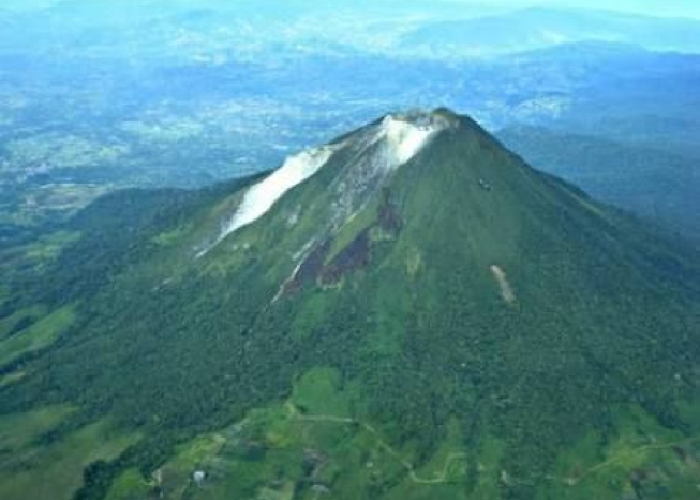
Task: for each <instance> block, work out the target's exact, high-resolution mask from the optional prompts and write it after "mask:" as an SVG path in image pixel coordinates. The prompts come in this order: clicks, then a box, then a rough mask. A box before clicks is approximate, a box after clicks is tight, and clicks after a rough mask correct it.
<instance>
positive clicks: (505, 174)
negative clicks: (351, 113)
mask: <svg viewBox="0 0 700 500" xmlns="http://www.w3.org/2000/svg"><path fill="white" fill-rule="evenodd" d="M115 199H116V200H118V199H119V197H118V196H117V197H116V198H115ZM134 208H136V207H134ZM91 210H93V212H92V214H91V213H90V211H88V212H87V213H86V214H85V215H84V216H83V218H82V220H83V223H84V224H85V226H83V236H82V238H81V239H80V240H79V241H78V242H77V243H76V244H74V246H72V247H68V248H67V249H66V250H64V252H63V253H62V255H61V256H60V257H59V258H58V260H57V262H56V264H55V265H54V267H53V270H51V271H48V272H47V273H46V274H43V275H41V276H40V281H39V282H38V283H36V284H35V285H32V282H31V280H29V281H24V282H22V283H21V286H22V287H23V288H25V289H32V288H34V289H35V290H36V291H34V292H33V293H27V294H26V295H25V296H24V297H19V298H18V299H16V300H15V301H14V302H13V303H12V304H11V305H5V309H6V310H7V311H6V312H7V313H14V314H15V315H17V314H18V313H17V312H16V311H20V317H21V316H22V314H24V316H26V317H28V318H29V319H28V320H27V321H28V322H29V323H30V324H31V323H32V321H33V319H32V317H31V316H30V315H29V313H28V312H27V311H29V309H27V308H28V307H30V306H32V305H33V306H35V307H36V303H37V301H39V302H40V303H41V304H42V305H43V306H44V307H45V309H46V310H48V311H52V310H55V309H58V308H59V307H71V310H72V311H75V313H74V319H73V320H72V321H71V323H70V324H69V325H68V326H67V327H66V328H64V329H63V330H62V331H61V332H58V333H56V334H55V335H53V336H52V339H54V340H53V343H51V344H49V345H47V346H44V347H42V348H41V349H38V350H32V351H27V352H25V353H20V355H19V357H15V358H14V361H13V362H11V363H8V364H6V365H5V366H4V367H3V368H2V373H3V374H4V375H5V378H4V379H3V385H4V387H3V388H1V389H0V408H2V409H3V412H5V413H10V412H14V413H17V412H27V411H29V410H31V409H33V408H39V407H43V406H45V405H50V404H52V405H57V404H63V405H65V404H70V405H72V406H73V407H74V408H76V410H75V411H74V412H73V413H72V414H71V415H70V417H67V418H66V419H65V420H64V421H63V423H62V424H60V425H58V426H56V427H55V428H53V429H52V430H51V431H50V433H49V435H50V439H51V440H53V441H59V442H61V440H62V439H67V438H66V437H65V436H69V435H70V433H71V432H73V431H74V430H75V429H77V428H82V427H83V426H85V425H87V424H88V423H91V422H95V421H97V420H100V419H104V418H110V419H111V421H113V422H115V424H117V425H119V426H120V428H122V429H128V430H131V431H138V432H139V433H140V435H141V436H142V438H141V440H140V441H139V442H138V443H137V444H135V445H132V446H131V447H129V448H128V449H127V450H126V451H125V452H124V453H123V454H122V455H121V457H120V458H119V459H117V460H115V461H113V462H111V463H109V464H107V463H99V464H96V465H95V466H94V467H91V468H90V470H89V471H88V473H87V474H86V486H85V488H84V489H83V490H82V491H81V492H80V494H79V495H80V496H79V498H102V497H104V496H105V495H106V494H109V495H116V494H117V493H115V492H116V491H122V490H123V489H124V488H125V486H124V484H127V485H129V484H130V485H132V486H133V483H134V480H133V475H135V476H136V478H137V481H136V482H137V483H138V484H139V486H138V488H141V489H143V488H145V489H146V490H151V493H152V494H161V493H162V494H163V495H165V497H166V498H192V497H194V498H266V497H270V496H271V495H273V493H271V492H274V495H277V497H279V498H318V497H319V495H323V494H324V493H330V494H332V495H333V497H337V498H387V499H389V498H474V497H476V498H493V499H500V498H511V499H512V498H518V499H533V498H562V497H563V495H568V496H567V498H582V499H583V498H590V495H591V494H593V492H595V494H596V495H598V496H597V497H598V498H619V497H620V495H622V494H625V493H626V491H627V490H629V489H630V488H631V489H632V491H636V490H637V489H639V488H646V487H647V486H648V485H649V484H651V486H653V485H654V484H656V482H660V483H663V484H665V485H666V487H668V488H671V489H672V491H674V492H679V491H685V492H686V493H683V494H682V495H679V496H676V497H674V498H692V497H691V496H689V495H690V494H689V493H687V491H691V490H689V489H687V488H688V484H691V483H692V481H693V480H694V481H696V482H697V478H698V475H697V474H698V473H697V469H696V468H694V467H695V465H694V464H695V462H693V460H695V459H694V458H692V457H695V456H696V455H695V454H696V453H697V447H694V445H695V443H696V441H695V438H696V437H697V436H698V434H700V419H698V417H697V415H698V413H697V411H698V407H697V401H698V399H697V396H698V394H697V383H698V373H699V372H698V366H697V359H698V355H699V354H700V339H699V338H698V333H699V332H698V324H699V323H698V320H699V319H700V317H699V316H698V313H699V312H700V280H699V277H700V271H699V267H698V256H697V255H696V254H694V253H693V252H692V251H690V250H684V249H683V248H682V247H681V246H677V247H672V246H671V245H670V244H668V243H667V242H665V241H664V240H662V239H660V238H658V237H657V236H655V235H654V234H653V233H652V232H650V231H649V230H647V229H645V228H644V227H643V226H641V225H639V224H638V223H637V222H636V221H634V220H632V219H629V218H628V217H626V216H625V215H622V214H620V213H617V212H615V211H613V210H611V209H609V208H606V207H604V206H602V205H599V204H598V203H596V202H595V201H594V200H592V199H590V198H589V197H587V196H586V195H585V194H584V193H582V192H580V191H578V190H577V189H575V188H573V187H571V186H569V185H567V184H565V183H564V182H562V181H560V180H558V179H556V178H554V177H550V176H548V175H545V174H542V173H539V172H537V171H535V170H533V169H532V168H530V167H528V166H527V165H526V164H525V163H524V162H523V161H522V160H521V159H520V158H519V157H517V156H515V155H513V154H511V153H509V152H508V151H507V150H505V149H504V148H503V146H502V145H501V144H500V143H499V142H497V141H496V140H495V139H494V138H492V137H491V136H489V135H488V134H487V133H486V132H484V131H483V130H482V129H481V128H479V126H478V125H477V124H476V123H475V122H474V121H473V120H471V119H469V118H467V117H460V116H457V115H454V114H453V113H451V112H449V111H446V110H438V111H435V112H432V113H409V114H406V115H392V116H387V117H385V118H383V119H380V120H377V121H376V122H374V123H372V124H370V125H368V126H367V127H365V128H363V129H361V130H359V131H356V132H353V133H351V134H348V135H346V136H343V137H340V138H338V139H337V140H336V141H334V142H333V143H331V144H329V145H328V146H325V147H323V148H320V149H317V150H312V151H308V152H305V153H302V154H301V155H299V156H296V157H294V158H291V159H290V160H288V161H287V163H286V164H285V165H284V166H283V167H282V168H281V169H280V170H278V171H276V172H274V173H272V174H270V175H269V176H267V177H261V178H257V179H251V180H250V181H249V182H248V183H246V184H244V185H237V186H233V187H222V188H219V189H217V190H213V191H208V192H205V193H202V194H201V195H200V196H199V197H197V196H196V195H195V196H192V197H191V198H190V197H188V196H185V197H184V198H183V199H178V198H177V197H176V196H174V197H173V206H172V207H171V208H168V207H165V208H162V207H161V208H159V207H156V208H148V209H147V211H146V213H144V212H143V211H142V210H138V209H135V210H131V211H124V218H123V219H122V222H121V223H119V217H118V214H117V216H116V217H115V218H114V219H113V222H112V227H113V229H110V228H109V227H105V228H104V230H103V231H96V230H95V229H89V228H90V227H95V226H96V225H99V221H100V219H101V218H102V217H103V216H104V215H103V214H104V212H109V211H110V210H113V205H112V206H110V204H109V203H103V204H102V206H100V205H99V204H98V205H97V206H96V207H93V208H92V209H91ZM129 212H131V215H129ZM134 214H138V221H140V222H139V223H138V224H137V225H136V228H135V230H134V231H132V232H130V233H129V232H124V231H123V229H122V228H121V227H124V228H128V227H130V220H129V218H130V217H135V216H136V215H134ZM90 221H93V222H90ZM120 226H121V227H120ZM85 228H88V229H85ZM76 229H77V228H76ZM120 231H121V233H120V235H119V238H115V239H116V240H117V241H118V242H119V246H118V248H114V247H112V246H111V245H112V242H111V237H110V234H113V233H119V232H120ZM94 234H99V236H98V237H93V236H91V235H94ZM105 260H106V261H107V262H108V263H109V265H102V264H104V263H105ZM21 311H25V312H24V313H21ZM6 317H8V318H12V317H13V316H10V315H6ZM27 321H25V323H26V322H27ZM23 326H24V325H23ZM10 330H11V333H8V334H7V335H11V336H13V337H17V336H19V337H20V338H21V337H22V336H23V335H26V331H25V330H24V329H21V328H20V329H19V330H18V329H17V328H16V327H11V329H10ZM17 330H18V331H17ZM30 333H31V332H30ZM3 335H5V334H3ZM1 338H4V337H0V339H1ZM0 342H1V343H0V349H2V348H3V346H5V340H0ZM8 377H9V379H8ZM236 422H238V424H236ZM222 429H224V430H222ZM215 430H220V432H219V433H217V434H214V435H211V434H207V433H209V432H211V431H215ZM202 433H204V434H202ZM198 435H199V436H200V437H199V438H198V439H197V440H196V441H195V442H193V443H190V444H187V443H188V441H189V440H191V439H193V438H195V437H196V436H198ZM207 443H209V444H207ZM673 443H676V445H675V446H676V447H677V450H676V453H677V454H678V455H679V456H680V455H681V454H683V456H684V457H686V458H685V459H684V460H681V462H683V463H682V464H681V465H680V466H679V468H678V470H681V471H682V473H681V472H678V471H677V470H676V469H674V471H671V472H668V473H664V474H665V476H664V477H662V478H660V479H659V477H660V476H659V474H657V473H656V472H654V471H656V470H657V468H658V467H662V466H660V465H658V460H660V459H659V457H658V456H657V455H654V454H653V453H652V452H651V451H649V452H648V453H646V454H644V455H640V456H638V455H637V453H639V450H640V449H641V450H642V451H644V450H647V447H651V446H658V447H659V450H661V451H666V450H667V449H670V448H671V446H672V444H673ZM176 445H179V446H178V447H176ZM190 447H192V448H190ZM640 447H641V448H640ZM188 449H191V450H192V451H191V452H189V451H187V450H188ZM618 453H623V454H626V455H624V456H628V457H630V458H628V460H627V461H625V462H624V463H621V464H619V466H618V468H616V469H614V470H613V471H612V472H611V471H610V470H609V469H608V468H607V466H604V467H599V465H600V464H603V463H605V462H606V460H611V461H614V462H615V463H616V464H617V462H619V460H616V457H617V454H618ZM183 454H184V455H183ZM192 454H193V455H192ZM195 456H196V457H198V458H193V457H195ZM183 457H189V458H183ZM661 459H665V458H664V457H661ZM9 463H10V464H12V463H13V462H11V461H10V462H9ZM674 463H675V462H674ZM198 467H201V468H204V469H206V471H207V472H211V476H210V478H209V479H208V481H209V482H208V483H207V484H205V485H203V484H199V481H197V482H192V481H190V479H189V478H190V477H192V473H193V472H194V470H195V469H196V468H198ZM599 469H603V472H604V474H602V475H600V476H598V475H597V472H596V471H597V470H599ZM139 470H140V471H141V472H140V473H139V472H138V471H139ZM664 470H666V469H664ZM183 471H184V472H183ZM632 472H634V474H636V475H634V476H631V475H630V474H632ZM152 473H153V475H151V474H152ZM129 474H131V476H130V475H129ZM7 477H9V478H11V477H12V475H10V474H8V476H7ZM139 477H141V479H138V478H139ZM178 477H179V478H180V480H178V481H179V482H178V481H176V478H178ZM183 477H184V479H182V478H183ZM129 478H131V479H129ZM149 478H150V482H149V481H147V479H149ZM657 479H658V481H657ZM139 481H140V482H139ZM689 481H690V482H691V483H689ZM652 483H653V484H652ZM111 485H113V486H111ZM651 486H649V487H651ZM110 487H111V489H110ZM115 488H116V490H115ZM683 488H686V489H683ZM0 491H2V490H0ZM112 498H121V497H115V496H113V497H112ZM644 498H655V497H653V496H645V497H644ZM659 498H660V497H659Z"/></svg>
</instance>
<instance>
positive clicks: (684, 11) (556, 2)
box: [2, 0, 700, 19]
mask: <svg viewBox="0 0 700 500" xmlns="http://www.w3.org/2000/svg"><path fill="white" fill-rule="evenodd" d="M73 1H77V0H5V1H4V2H3V7H2V8H4V9H9V10H13V11H31V10H36V9H44V8H47V7H50V6H53V5H55V4H59V3H62V2H73ZM93 1H100V2H104V3H124V4H126V3H130V4H133V3H135V2H139V1H143V2H148V1H151V0H93ZM177 1H179V3H192V4H197V3H201V2H200V1H199V0H177ZM236 1H238V0H231V1H225V0H220V3H228V4H234V3H236ZM280 1H281V0H280ZM300 1H305V0H300ZM375 1H376V2H378V3H387V4H388V3H394V4H397V5H404V6H405V5H409V4H413V5H418V4H421V3H423V4H426V6H427V5H429V4H433V3H438V2H439V3H442V4H450V3H452V4H464V5H470V6H472V7H484V10H485V11H488V10H489V9H493V8H504V9H514V10H518V9H523V8H530V7H550V8H551V7H559V8H577V9H586V10H606V11H619V12H627V13H633V14H637V15H648V16H661V17H669V16H673V17H688V18H696V19H700V3H698V2H696V1H693V0H675V1H662V0H649V1H644V2H642V1H639V0H619V1H617V2H615V3H614V5H611V4H610V2H606V1H602V0H590V1H583V0H563V1H562V0H539V1H533V0H490V1H484V0H433V1H432V2H426V1H425V0H375ZM348 3H349V4H352V2H348ZM338 4H340V2H338ZM346 5H347V4H346ZM422 7H423V6H421V8H422Z"/></svg>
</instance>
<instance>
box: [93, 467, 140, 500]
mask: <svg viewBox="0 0 700 500" xmlns="http://www.w3.org/2000/svg"><path fill="white" fill-rule="evenodd" d="M151 490H152V486H151V485H150V484H149V483H148V482H147V481H146V480H144V478H143V477H142V476H141V474H140V473H139V471H138V470H136V469H127V470H126V471H124V472H123V473H122V474H121V475H120V476H119V477H118V478H117V480H116V481H115V482H114V484H113V485H112V487H111V488H110V490H109V493H108V494H107V497H106V499H105V500H143V499H144V498H149V495H150V493H151Z"/></svg>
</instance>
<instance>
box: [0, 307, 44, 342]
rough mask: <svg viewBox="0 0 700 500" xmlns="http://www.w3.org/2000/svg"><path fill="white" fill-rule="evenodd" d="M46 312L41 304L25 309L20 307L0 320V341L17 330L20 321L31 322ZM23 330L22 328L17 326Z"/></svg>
mask: <svg viewBox="0 0 700 500" xmlns="http://www.w3.org/2000/svg"><path fill="white" fill-rule="evenodd" d="M45 314H46V308H45V307H43V306H32V307H28V308H25V309H20V310H19V311H16V312H14V313H13V314H11V315H9V316H7V317H6V318H3V319H1V320H0V341H1V340H3V339H5V338H6V337H9V336H10V335H11V334H12V333H13V332H15V330H18V325H21V324H22V323H29V324H31V323H33V322H35V321H36V320H37V319H38V318H40V317H42V316H44V315H45ZM19 329H21V330H23V329H24V328H19Z"/></svg>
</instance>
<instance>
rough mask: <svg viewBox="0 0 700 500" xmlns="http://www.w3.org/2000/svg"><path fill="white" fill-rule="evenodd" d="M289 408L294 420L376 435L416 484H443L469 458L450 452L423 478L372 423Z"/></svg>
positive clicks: (377, 439)
mask: <svg viewBox="0 0 700 500" xmlns="http://www.w3.org/2000/svg"><path fill="white" fill-rule="evenodd" d="M286 408H287V410H288V411H289V412H290V417H291V418H293V419H294V420H296V421H298V422H302V423H303V422H310V423H322V422H325V423H331V424H339V425H357V426H359V427H361V428H363V429H364V430H366V431H367V432H369V433H370V434H372V436H373V437H374V439H375V440H376V441H377V445H378V446H379V447H380V448H381V449H383V450H384V451H386V452H387V453H388V454H389V455H391V456H392V457H393V458H394V459H395V460H396V461H397V462H399V463H400V464H401V466H402V467H403V468H404V469H406V472H407V473H408V477H409V478H410V479H411V481H413V482H414V483H416V484H424V485H430V484H443V483H447V482H448V481H449V479H448V475H449V472H450V467H451V466H452V464H454V463H455V462H460V461H463V460H466V459H467V454H466V453H463V452H453V453H450V454H449V455H448V456H447V458H446V459H445V463H444V465H443V466H442V469H441V470H440V472H439V473H438V474H434V475H433V477H431V478H429V479H426V478H421V477H419V475H418V473H417V472H416V467H415V465H414V464H412V463H411V462H408V461H406V460H404V458H403V457H402V456H401V453H400V452H399V451H397V450H396V449H395V448H394V447H393V446H391V445H390V444H389V443H387V442H386V441H385V440H384V439H382V437H381V436H380V435H379V433H378V432H377V430H376V429H375V428H374V427H373V426H372V425H370V424H367V423H365V422H360V421H359V420H355V419H353V418H343V417H337V416H334V415H302V414H301V413H299V411H298V410H297V409H296V407H295V406H294V405H293V404H291V403H288V404H287V405H286Z"/></svg>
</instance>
